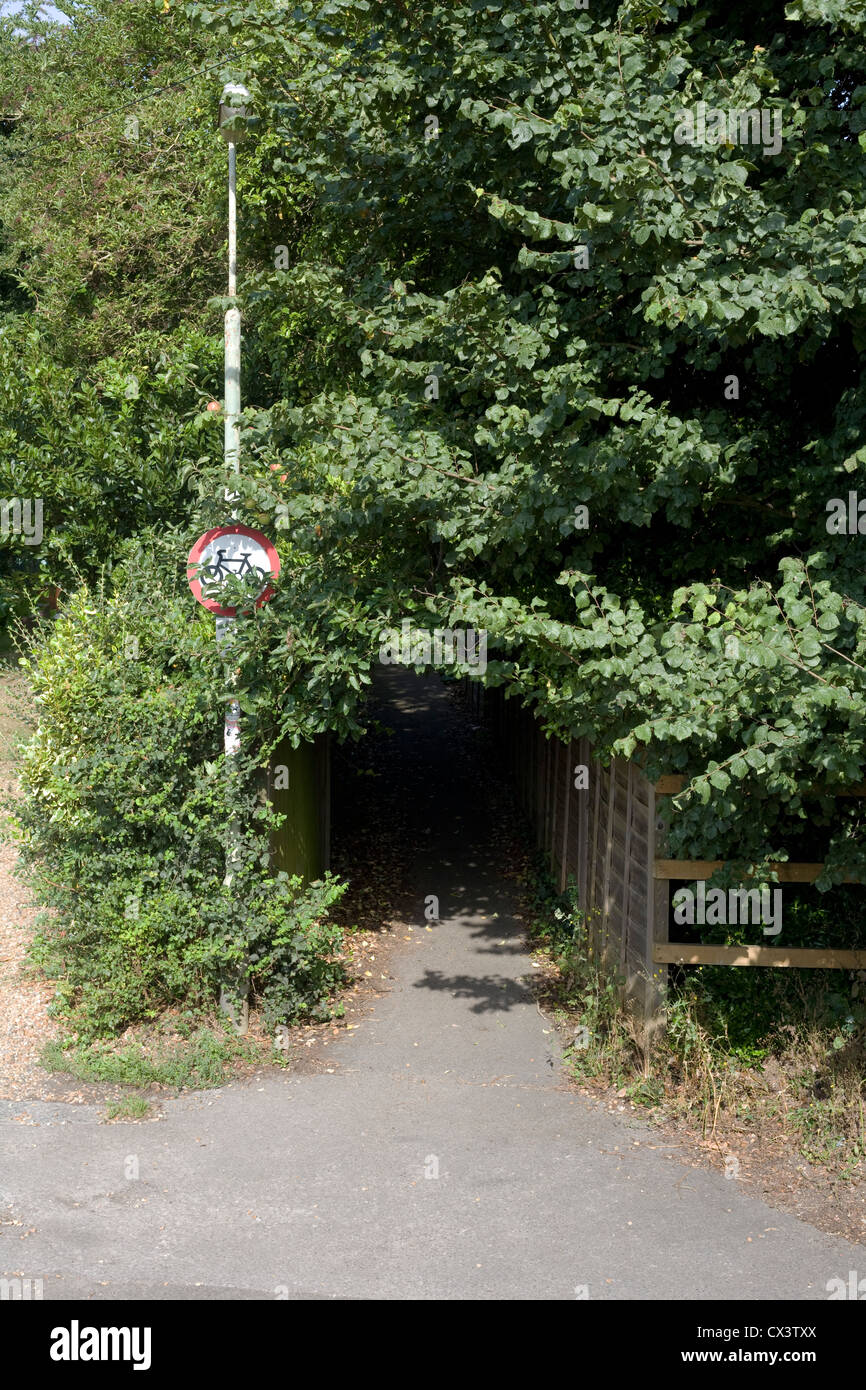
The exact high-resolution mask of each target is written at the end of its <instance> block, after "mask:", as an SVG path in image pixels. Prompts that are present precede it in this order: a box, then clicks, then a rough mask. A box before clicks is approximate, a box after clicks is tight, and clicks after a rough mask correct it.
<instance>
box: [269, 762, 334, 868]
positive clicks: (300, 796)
mask: <svg viewBox="0 0 866 1390" xmlns="http://www.w3.org/2000/svg"><path fill="white" fill-rule="evenodd" d="M329 757H330V749H329V745H328V739H327V736H326V735H322V736H321V737H319V738H317V739H316V740H315V742H313V743H302V744H301V745H300V747H299V748H293V747H292V745H291V743H290V742H289V741H288V739H286V740H285V741H284V742H283V743H281V744H279V745H278V746H277V748H276V750H275V751H274V754H273V756H272V759H271V765H270V768H269V770H268V795H269V798H270V802H271V805H272V807H273V809H274V810H275V811H276V812H278V813H279V814H280V815H284V816H285V817H286V819H285V821H284V822H283V824H282V825H281V826H280V827H279V828H278V829H277V830H275V831H274V832H273V834H272V837H271V864H272V867H273V869H274V870H275V871H279V870H283V872H285V873H287V874H300V876H301V878H303V880H304V882H305V883H310V882H312V881H313V880H314V879H317V878H321V877H322V875H323V874H324V872H325V870H326V869H327V867H328V859H329V855H328V849H329V844H328V841H329V833H330V828H329V825H328V816H329V809H330V795H329V781H330V778H329ZM287 784H288V785H287Z"/></svg>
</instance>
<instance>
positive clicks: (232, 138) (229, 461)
mask: <svg viewBox="0 0 866 1390" xmlns="http://www.w3.org/2000/svg"><path fill="white" fill-rule="evenodd" d="M249 100H250V94H249V92H248V91H247V89H246V87H243V86H241V85H240V83H228V84H227V85H226V86H225V87H224V88H223V92H222V99H221V101H220V108H219V129H220V134H221V135H222V136H223V138H224V139H225V140H226V142H227V144H228V151H229V248H228V249H229V291H228V292H229V298H231V299H233V298H234V297H235V295H236V294H237V292H238V244H237V232H238V226H237V146H238V145H239V144H240V142H241V141H242V140H244V139H246V133H247V132H246V115H247V103H248V102H249ZM225 412H226V414H225V443H224V457H225V464H226V470H227V471H229V470H230V471H231V472H233V473H239V472H240V466H241V463H240V415H241V313H240V309H238V308H237V307H236V306H235V305H231V306H230V307H229V308H228V309H227V310H226V316H225ZM225 496H226V501H227V502H235V501H236V500H237V494H235V493H232V492H230V491H229V490H228V489H226V494H225ZM232 519H233V520H237V512H236V511H232ZM234 621H235V619H234V618H217V620H216V639H217V642H218V643H219V644H220V646H221V647H222V648H223V650H225V649H226V648H227V647H229V646H230V645H231V640H232V638H231V633H232V624H233V623H234ZM226 654H227V656H228V653H226ZM235 682H236V676H234V675H233V676H232V677H231V683H232V684H234V683H235ZM240 723H241V710H240V705H239V704H238V702H237V700H232V701H231V702H230V703H229V704H228V705H227V707H226V716H225V724H224V727H223V749H224V752H225V756H226V757H227V758H231V757H233V756H234V755H235V754H236V753H239V752H240V746H241V734H240ZM232 781H233V779H232V778H231V777H230V778H229V788H230V794H231V786H232ZM240 838H241V834H240V824H239V822H238V821H236V820H235V821H232V822H231V824H230V826H229V833H228V844H227V846H226V876H225V883H226V884H227V885H228V884H230V883H231V881H232V877H233V875H234V871H235V868H236V865H237V861H238V858H239V853H240ZM248 991H249V982H248V979H247V975H246V971H244V970H243V969H242V970H241V971H240V973H239V977H238V978H237V980H233V981H230V982H227V987H224V988H223V990H222V991H221V995H220V1007H221V1009H222V1010H223V1012H224V1013H226V1014H228V1016H229V1017H230V1018H231V1019H232V1022H233V1023H234V1025H235V1028H236V1029H237V1031H238V1032H239V1033H246V1032H247V1030H248V1028H249V997H248ZM238 1005H239V1006H240V1007H239V1008H238Z"/></svg>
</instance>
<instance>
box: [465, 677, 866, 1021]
mask: <svg viewBox="0 0 866 1390" xmlns="http://www.w3.org/2000/svg"><path fill="white" fill-rule="evenodd" d="M464 692H465V695H466V698H467V700H468V702H469V705H470V707H471V708H472V710H473V711H474V712H475V713H476V715H477V716H478V717H479V718H481V719H484V720H485V721H486V722H487V724H488V725H489V727H490V730H491V732H492V734H493V736H494V738H495V739H496V741H497V743H498V744H499V746H500V748H501V750H502V753H503V755H504V757H505V760H506V764H507V766H508V770H509V772H510V774H511V776H512V778H513V781H514V783H515V785H516V789H517V793H518V797H519V800H520V803H521V805H522V808H523V810H524V812H525V813H526V815H527V817H528V819H529V821H530V823H531V824H532V825H533V827H534V829H535V832H536V839H537V843H538V846H539V848H540V849H542V850H544V852H545V854H546V856H547V859H548V863H549V867H550V871H551V874H552V875H553V877H554V879H555V881H556V882H557V883H558V885H559V888H560V891H565V889H566V888H567V886H568V885H569V883H570V882H573V883H574V885H575V886H576V889H577V901H578V906H579V907H580V909H581V912H582V914H583V916H584V919H585V921H586V928H587V938H588V939H587V944H588V946H589V948H590V950H591V951H592V953H593V954H594V955H595V956H596V958H597V959H598V960H599V962H600V963H601V964H602V965H603V966H604V967H605V968H606V969H608V970H610V971H611V972H612V973H615V974H616V975H618V976H619V977H620V979H621V980H622V981H623V983H624V988H625V990H626V992H627V994H628V995H629V996H630V997H631V998H632V999H634V1001H635V1003H636V1005H637V1007H638V1011H639V1012H640V1013H642V1014H643V1015H644V1017H648V1016H651V1015H653V1014H655V1013H656V1012H657V1011H658V1008H659V1004H660V1000H661V991H662V986H663V985H664V984H665V983H666V979H667V971H668V966H669V965H671V964H675V963H676V964H693V965H736V966H776V967H779V966H797V967H800V968H803V967H805V968H811V969H847V970H854V969H866V950H862V951H860V950H818V949H811V948H802V949H798V948H793V949H790V948H788V949H786V948H784V947H780V946H763V945H761V946H714V945H693V944H690V943H680V942H676V941H674V942H672V941H671V940H670V935H669V923H670V910H671V907H670V887H671V882H672V881H674V880H677V879H680V880H686V881H693V880H699V879H704V880H706V879H708V878H710V877H711V875H712V874H713V872H714V871H715V870H716V869H717V868H719V867H720V865H719V864H718V863H716V862H710V861H704V860H685V859H678V860H672V859H668V858H666V857H665V843H664V837H665V832H666V825H665V821H664V819H663V818H662V817H661V816H660V814H659V812H660V808H661V799H662V798H663V797H666V796H670V795H673V794H675V793H676V792H677V791H679V790H680V788H681V787H682V785H683V779H682V778H677V777H665V778H662V779H661V781H659V782H658V783H656V784H655V785H653V784H652V783H651V782H649V781H648V780H647V778H646V777H645V776H644V775H643V773H642V772H641V770H640V768H639V767H638V766H637V765H636V764H635V763H632V762H629V761H627V760H625V759H622V758H615V759H613V761H612V762H611V763H610V765H609V766H608V767H603V766H602V765H601V763H600V762H598V760H597V759H595V758H594V757H593V754H592V748H591V746H590V743H589V741H588V740H587V739H573V740H572V741H571V742H570V743H568V744H565V743H563V742H561V741H560V740H558V739H553V738H546V737H545V735H544V734H543V732H542V730H541V729H540V727H539V725H538V723H537V721H536V719H535V717H534V716H533V714H532V712H531V711H530V710H528V709H525V708H523V707H522V706H521V705H520V703H519V701H518V700H516V699H512V700H506V699H505V698H504V688H502V687H497V688H495V689H489V690H485V689H484V687H483V686H482V685H481V684H480V682H470V681H467V682H465V683H464ZM584 771H585V773H586V775H585V776H584ZM836 794H839V795H853V796H863V795H866V785H864V786H861V787H855V788H850V789H849V790H848V791H847V792H842V793H836ZM774 868H775V869H776V871H777V876H778V878H779V881H780V882H787V883H814V881H815V879H816V878H817V877H818V875H819V873H820V872H821V869H822V868H823V865H822V864H794V863H788V864H778V865H775V866H774Z"/></svg>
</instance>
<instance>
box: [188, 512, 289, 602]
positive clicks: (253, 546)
mask: <svg viewBox="0 0 866 1390" xmlns="http://www.w3.org/2000/svg"><path fill="white" fill-rule="evenodd" d="M186 565H187V568H186V577H187V579H188V580H189V587H190V589H191V590H192V592H193V596H194V597H195V599H196V600H197V601H198V602H199V603H201V604H203V605H204V607H205V608H207V609H208V611H209V612H211V613H216V614H217V615H218V616H219V617H222V618H234V617H235V615H236V614H237V608H230V607H227V606H226V605H224V604H221V603H220V602H219V599H218V598H211V597H207V598H206V597H205V595H204V593H203V592H202V591H203V590H204V589H206V590H207V591H208V594H213V593H214V590H215V588H216V586H218V585H222V584H225V583H226V581H227V580H229V579H248V578H249V577H250V576H251V575H257V576H258V578H259V581H260V587H259V590H258V593H257V595H256V598H255V606H256V608H259V607H260V606H261V604H263V603H266V602H267V601H268V599H269V598H271V597H272V596H273V594H274V592H275V591H274V588H273V586H272V584H271V582H270V581H271V579H276V577H277V575H278V574H279V572H280V557H279V556H278V555H277V552H276V550H275V548H274V546H273V545H272V543H271V542H270V541H269V540H268V538H267V536H264V535H262V532H261V531H254V530H253V528H252V527H251V526H241V525H240V524H239V523H232V525H231V526H217V527H216V528H215V529H214V530H213V531H206V532H205V534H204V535H203V536H200V537H199V539H198V540H197V541H196V543H195V545H194V546H193V548H192V550H191V551H190V552H189V556H188V558H187V562H186Z"/></svg>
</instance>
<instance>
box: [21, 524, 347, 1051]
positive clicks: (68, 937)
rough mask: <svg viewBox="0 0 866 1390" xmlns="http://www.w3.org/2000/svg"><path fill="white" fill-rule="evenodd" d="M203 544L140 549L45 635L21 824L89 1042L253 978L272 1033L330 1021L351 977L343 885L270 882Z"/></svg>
mask: <svg viewBox="0 0 866 1390" xmlns="http://www.w3.org/2000/svg"><path fill="white" fill-rule="evenodd" d="M188 544H189V538H187V539H186V541H185V539H184V537H183V536H181V535H171V534H168V535H167V536H166V538H165V539H164V540H162V541H161V542H156V541H153V542H148V543H135V544H130V546H128V547H127V554H126V556H125V561H124V563H123V564H121V565H119V566H118V568H117V569H116V570H115V571H114V574H113V575H112V577H111V580H110V581H108V580H103V581H101V582H100V583H98V584H96V585H90V584H87V583H82V585H81V586H80V588H79V589H78V590H77V591H76V593H75V594H74V595H73V596H72V597H71V599H70V601H69V603H68V605H67V606H66V608H65V609H64V610H63V611H62V612H61V614H60V616H59V617H58V618H57V619H56V620H55V621H54V623H53V624H50V625H49V624H43V625H42V626H41V628H40V630H39V631H38V633H37V635H36V637H35V639H34V641H33V644H32V650H31V652H30V655H29V656H28V657H27V658H26V660H25V665H26V666H27V668H28V670H29V671H30V673H31V676H32V681H33V690H34V698H35V703H36V706H37V709H38V717H39V723H38V727H37V729H36V731H35V734H34V735H33V738H32V740H31V741H30V743H29V745H28V747H27V748H26V750H25V753H24V761H23V787H24V792H25V800H24V804H23V806H22V807H21V809H20V810H19V813H18V824H19V829H20V835H21V840H22V859H23V863H24V866H25V870H26V871H28V872H29V875H30V877H31V879H32V881H33V884H34V887H35V890H36V892H37V895H38V898H39V900H40V901H41V903H42V904H43V905H44V907H45V908H47V909H49V911H48V912H47V913H45V914H43V917H42V920H41V928H40V931H39V933H38V935H37V938H36V941H35V943H34V948H33V954H34V959H35V960H36V961H37V963H38V964H40V965H41V966H42V967H43V968H44V969H45V970H46V971H47V972H48V973H49V974H51V975H53V976H56V977H57V978H58V979H59V980H60V985H59V1002H60V1005H61V1007H62V1009H63V1010H64V1011H65V1012H68V1013H69V1014H71V1016H72V1017H73V1019H74V1021H75V1023H76V1025H77V1026H78V1028H79V1030H80V1032H81V1034H82V1036H97V1035H104V1034H109V1033H111V1032H113V1031H116V1030H118V1029H121V1028H123V1027H125V1026H126V1025H128V1024H129V1023H130V1022H132V1021H134V1020H136V1019H146V1018H152V1017H154V1016H156V1015H157V1014H158V1013H159V1012H160V1010H161V1009H163V1008H164V1007H165V1006H167V1005H168V1004H171V1003H177V1002H180V1001H183V1002H185V1003H186V1004H187V1005H188V1006H193V1007H207V1006H208V1005H209V1004H211V1003H212V1001H213V999H214V997H215V994H216V992H217V990H218V989H219V988H220V987H223V988H227V987H228V986H227V983H226V982H227V981H231V980H232V979H234V978H235V976H236V975H237V973H238V972H241V974H243V973H248V974H249V978H250V982H251V987H252V991H253V993H254V994H256V995H258V996H259V997H260V998H261V1001H262V1004H263V1008H264V1014H265V1020H266V1022H267V1023H268V1024H270V1023H274V1022H276V1021H283V1020H289V1019H294V1018H298V1017H300V1016H308V1015H312V1016H315V1017H320V1016H322V1014H323V1013H324V1012H325V1011H326V1001H327V997H328V995H329V993H330V992H331V991H332V990H333V988H334V987H335V986H336V984H337V983H338V982H339V981H340V979H341V977H342V971H341V967H340V965H339V963H338V962H337V960H336V959H335V952H336V950H337V948H338V946H339V943H340V935H339V931H338V929H337V928H336V927H335V926H333V925H330V924H328V923H327V922H326V920H325V919H326V915H327V911H328V908H329V907H330V906H331V904H332V903H334V902H335V901H336V900H337V899H338V898H339V897H340V896H341V894H342V892H343V888H342V887H341V885H339V884H338V883H337V882H336V881H335V880H334V879H332V878H331V877H330V876H327V877H326V878H325V880H323V881H317V882H314V883H312V884H309V885H308V886H306V887H304V885H303V883H302V881H301V879H300V878H298V877H292V878H289V877H288V876H287V875H286V874H285V873H278V874H276V875H271V874H270V873H269V872H268V864H269V836H270V834H271V832H272V830H273V829H274V828H275V826H276V825H277V823H278V817H276V816H275V815H274V813H273V812H272V811H271V808H270V807H269V805H268V804H267V803H266V802H264V801H263V800H262V799H261V798H260V795H259V790H260V769H261V767H262V765H263V763H264V762H266V760H267V755H268V748H267V747H266V746H264V745H263V742H262V740H261V738H260V739H259V740H258V741H255V740H253V739H252V738H249V739H247V740H246V744H247V746H246V747H245V749H244V751H243V753H242V754H239V755H238V756H237V757H235V758H233V759H231V760H230V765H227V760H226V759H225V758H224V757H223V756H222V752H221V742H222V710H223V704H224V699H225V691H224V672H223V670H222V667H221V659H220V657H219V656H218V655H217V652H216V644H215V642H214V634H213V623H212V619H210V618H209V617H205V616H204V614H203V613H200V611H195V612H194V611H193V606H192V603H191V600H190V596H189V592H188V589H187V587H186V583H185V581H184V578H183V575H182V574H181V573H180V572H179V567H178V564H177V557H178V556H183V555H185V554H186V552H187V549H188ZM232 824H236V825H237V826H238V827H239V834H238V840H237V846H236V858H235V861H234V863H233V872H232V874H231V878H230V882H225V881H224V879H225V878H226V846H227V843H228V836H229V834H230V833H231V832H230V828H229V827H230V825H232Z"/></svg>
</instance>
